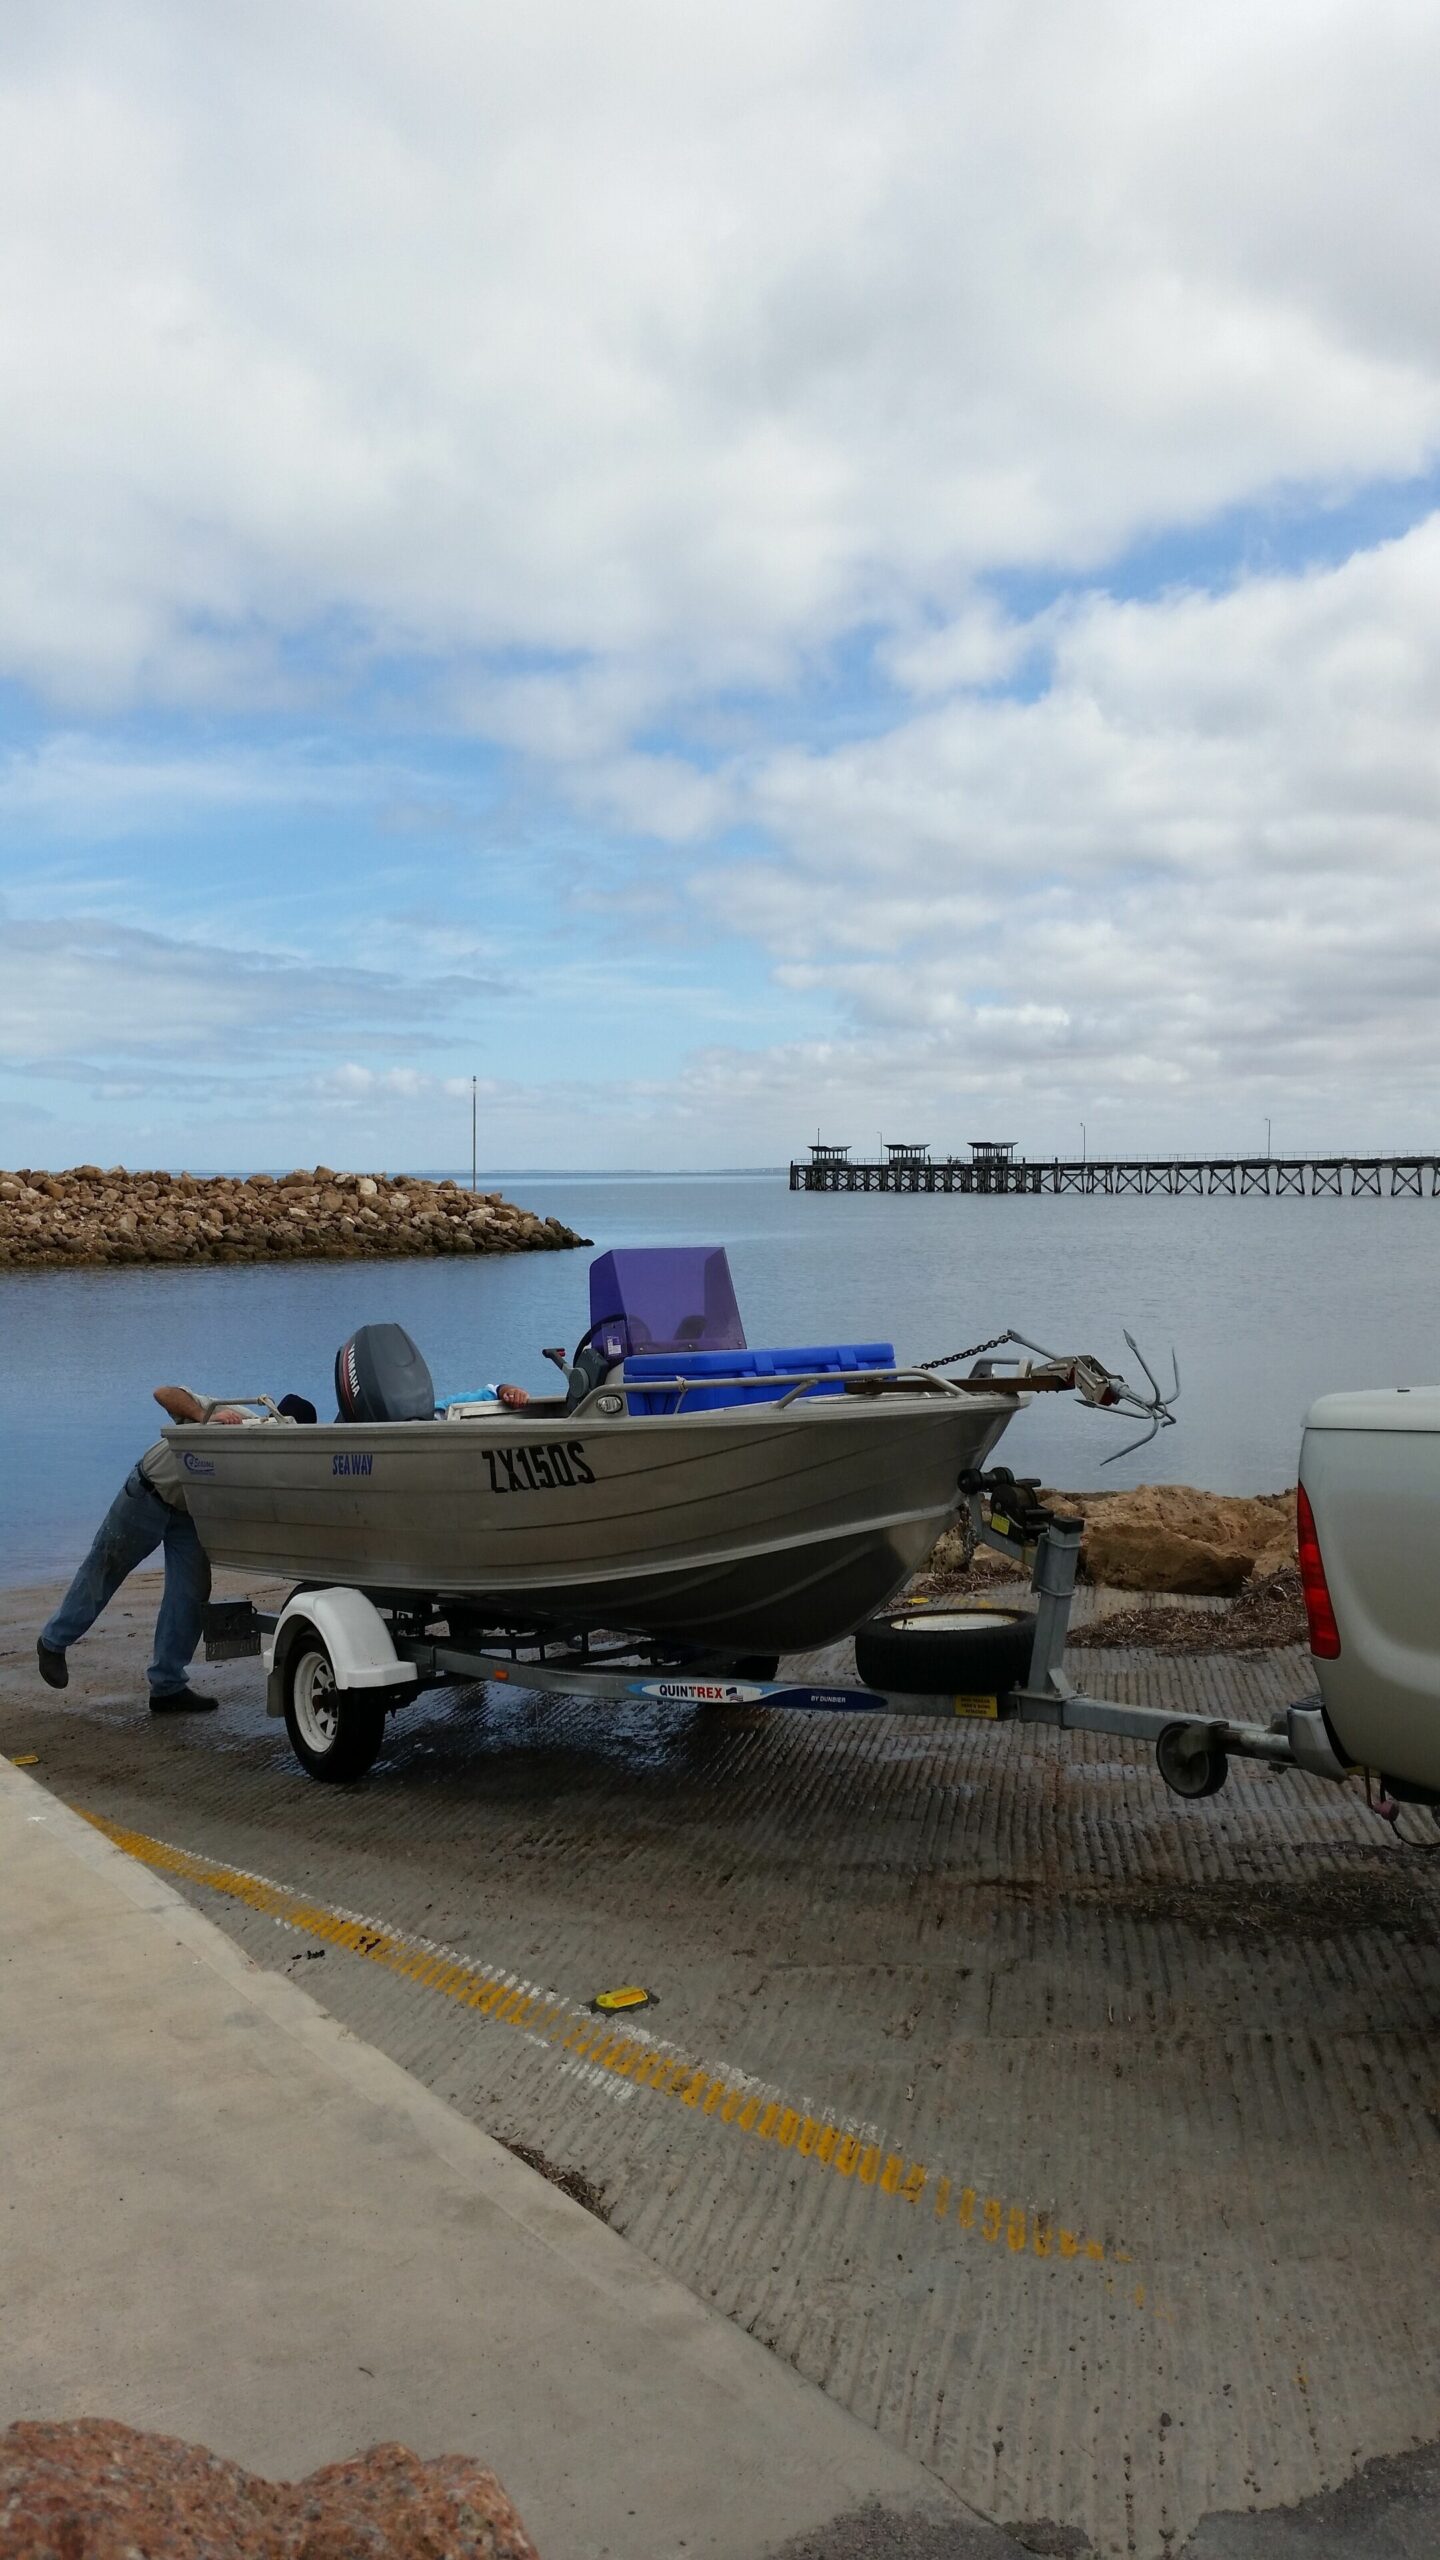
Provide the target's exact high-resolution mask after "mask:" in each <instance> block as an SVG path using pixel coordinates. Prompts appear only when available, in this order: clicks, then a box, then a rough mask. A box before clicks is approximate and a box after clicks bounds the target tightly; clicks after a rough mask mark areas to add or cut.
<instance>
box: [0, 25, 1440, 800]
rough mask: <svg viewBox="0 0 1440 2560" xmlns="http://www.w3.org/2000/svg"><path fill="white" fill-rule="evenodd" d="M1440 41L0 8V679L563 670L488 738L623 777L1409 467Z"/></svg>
mask: <svg viewBox="0 0 1440 2560" xmlns="http://www.w3.org/2000/svg"><path fill="white" fill-rule="evenodd" d="M1437 52H1440V25H1437V22H1436V20H1435V17H1434V13H1433V12H1432V11H1430V10H1428V9H1425V8H1423V7H1421V6H1419V5H1418V0H1372V5H1369V6H1367V7H1366V8H1365V9H1364V10H1363V11H1362V10H1361V9H1360V8H1359V7H1358V5H1353V4H1351V0H1329V5H1328V6H1323V7H1321V8H1320V9H1318V10H1317V9H1315V8H1313V7H1306V8H1302V7H1301V6H1300V5H1299V0H1268V5H1267V6H1265V7H1263V8H1261V9H1258V10H1257V9H1256V8H1255V7H1254V6H1253V5H1250V0H1215V5H1214V6H1212V7H1211V8H1210V9H1208V10H1206V11H1205V12H1204V13H1203V18H1201V19H1200V20H1195V19H1193V18H1192V19H1190V20H1185V21H1180V20H1177V19H1176V17H1175V16H1174V14H1173V13H1170V14H1164V15H1157V14H1156V12H1154V11H1153V10H1152V9H1148V8H1145V7H1142V6H1141V5H1139V0H1098V5H1097V6H1096V7H1094V8H1090V9H1087V10H1085V11H1080V12H1077V11H1075V10H1073V9H1070V8H1066V7H1064V6H1063V5H1061V0H1042V5H1040V6H1038V7H1036V8H1034V9H1031V10H1029V11H1021V12H1017V11H1015V10H1014V9H1013V8H1011V7H1009V6H1008V5H1006V0H978V5H976V6H975V7H973V8H969V9H966V10H939V9H930V8H922V9H921V10H919V11H918V12H913V13H911V14H910V16H909V17H906V16H904V15H903V14H902V16H901V17H900V18H899V19H897V18H896V16H895V13H894V11H893V10H891V9H888V8H884V7H882V6H881V5H880V0H801V5H800V6H798V7H796V8H792V9H789V10H786V11H784V12H777V11H776V10H775V9H774V8H773V7H769V6H765V5H762V0H736V5H735V6H733V7H731V8H729V9H727V10H725V11H723V12H719V13H714V12H712V13H710V14H708V15H707V14H706V13H704V12H697V11H693V10H692V11H684V10H676V9H674V8H672V7H668V6H662V5H660V0H619V5H618V6H616V7H613V8H610V9H607V10H606V11H605V12H604V13H603V14H601V15H599V16H597V14H596V13H595V11H594V10H593V8H590V7H588V6H585V5H583V0H540V5H538V6H537V7H534V8H529V9H525V10H518V11H508V12H506V11H500V12H493V11H492V12H489V13H483V14H481V15H477V14H476V13H475V12H474V11H473V10H472V9H470V8H469V7H468V6H463V5H461V0H407V5H406V6H405V7H403V8H402V7H400V6H399V5H397V0H346V5H345V6H343V7H342V6H341V5H340V0H317V5H316V6H313V7H311V8H309V9H307V10H304V11H301V12H296V11H294V10H292V9H289V8H286V7H282V6H281V5H280V0H260V4H259V5H257V6H255V7H252V8H249V9H247V10H244V11H240V12H233V11H224V10H219V11H209V12H205V13H201V14H200V15H199V16H198V17H197V15H196V13H195V11H194V10H193V9H192V8H190V7H188V6H185V5H182V0H129V5H127V6H126V7H124V8H122V9H118V10H104V11H102V10H99V9H96V8H94V7H93V6H91V5H88V0H70V4H69V5H68V6H66V5H61V6H53V7H48V8H45V9H41V8H40V7H39V6H37V5H32V4H31V0H22V5H21V6H20V7H18V8H17V9H13V10H12V11H11V12H10V14H9V17H8V19H7V30H6V34H5V36H4V38H3V39H0V239H3V240H4V242H5V247H4V250H3V253H0V374H3V378H4V379H5V380H6V381H7V382H8V383H9V384H10V386H11V392H12V396H11V398H10V400H9V402H8V404H7V406H6V408H5V411H4V416H3V422H0V490H3V494H4V499H5V513H6V522H7V543H6V546H5V564H4V567H3V570H0V663H3V665H4V666H5V667H6V668H7V669H8V670H9V671H10V672H11V673H13V674H15V675H18V676H20V677H21V678H22V679H25V680H28V681H31V682H34V683H37V684H40V685H42V686H48V687H50V688H52V689H53V690H54V691H55V692H56V693H57V694H58V695H60V696H62V697H65V698H69V699H76V700H99V701H104V700H108V699H131V698H135V697H140V698H146V697H151V698H161V699H168V700H172V701H173V700H179V701H182V702H183V701H206V700H213V699H217V698H222V699H237V698H238V699H241V700H246V701H253V700H255V699H257V698H262V697H263V695H264V692H265V689H266V688H269V690H270V692H271V693H272V694H273V692H274V691H275V690H276V689H277V688H281V687H284V686H287V685H288V686H289V687H290V688H291V689H292V690H293V691H297V692H299V693H301V694H303V693H304V692H305V691H306V689H307V687H312V686H313V684H314V683H315V681H316V680H317V675H323V676H324V677H325V678H326V679H327V680H333V679H336V678H340V679H343V677H344V675H345V673H346V671H347V670H348V668H349V667H351V666H352V665H354V664H356V663H361V664H363V662H364V659H365V657H366V655H367V654H368V653H369V652H371V651H373V650H376V649H386V648H395V649H400V650H404V651H407V652H412V651H413V652H420V653H422V654H425V653H432V654H434V655H435V656H436V657H437V658H438V659H441V660H449V659H450V658H452V657H453V656H454V654H455V653H457V652H460V653H465V652H475V651H481V652H484V651H499V652H507V651H511V650H516V649H519V650H524V651H532V652H533V651H539V652H541V653H542V655H543V653H552V652H558V653H560V654H561V657H562V658H563V659H566V660H567V661H570V660H574V661H578V662H580V663H581V665H582V667H583V663H584V662H585V661H587V660H593V661H594V662H595V670H596V671H595V672H594V673H593V674H592V675H591V676H590V677H589V678H584V677H583V676H582V678H581V679H580V680H579V683H580V689H579V692H578V693H577V689H576V681H575V680H570V681H568V682H567V680H566V679H565V678H564V677H563V675H562V677H561V678H560V679H552V678H550V677H548V676H546V675H544V674H543V673H542V674H541V675H539V676H538V677H537V678H536V680H535V681H533V682H532V683H531V684H529V685H526V684H524V683H517V682H516V681H514V680H513V679H512V678H509V677H504V678H501V679H499V680H497V681H496V682H495V683H494V684H493V685H490V684H489V683H488V680H486V679H484V678H483V677H480V678H477V685H478V693H477V696H476V700H477V703H478V706H479V708H478V716H479V717H481V718H482V719H483V718H484V717H486V716H487V713H486V705H487V703H488V705H489V714H488V716H490V717H492V718H493V720H494V722H495V724H496V727H497V729H498V730H499V731H501V732H502V733H503V734H505V735H508V736H511V737H516V738H522V739H524V740H526V741H527V742H529V743H532V744H535V745H538V747H539V748H540V749H541V750H542V751H543V752H545V753H554V752H557V751H558V752H560V753H564V752H565V751H566V740H567V737H568V738H569V739H570V741H571V742H572V743H574V742H575V741H576V740H577V739H578V740H579V741H581V742H582V743H585V742H594V741H596V740H597V739H598V741H599V742H600V744H601V745H608V746H611V747H614V746H617V745H621V744H623V743H624V740H625V736H626V733H627V732H628V730H629V728H630V727H631V726H632V725H633V721H634V719H635V716H636V706H637V704H638V703H640V702H642V701H650V702H654V701H655V700H657V699H658V700H661V701H663V700H665V699H667V698H671V697H673V696H675V695H677V694H678V695H679V696H680V697H682V698H686V699H688V698H692V697H693V696H694V695H695V693H696V691H697V689H702V688H707V687H708V688H712V689H713V688H715V687H726V686H728V687H746V686H750V687H763V686H773V685H774V684H776V683H780V682H783V681H784V680H785V679H786V677H787V675H788V674H789V673H791V672H793V671H794V669H795V668H796V667H797V666H798V665H800V664H802V663H804V662H806V661H807V659H808V658H809V656H810V655H811V654H812V653H814V652H815V651H817V650H820V651H823V650H824V649H825V648H827V647H828V646H829V645H830V644H831V643H832V642H833V641H834V640H835V638H836V637H837V636H838V635H839V634H841V633H842V632H844V631H845V630H846V629H847V628H849V627H850V626H851V625H853V624H854V623H855V622H857V621H859V620H864V621H867V622H870V623H872V624H875V625H878V626H879V627H880V628H882V629H884V628H885V627H887V626H892V625H893V626H894V627H895V628H896V629H897V630H898V631H900V632H901V633H902V634H904V633H905V632H910V633H911V634H912V635H913V632H914V629H915V616H916V613H917V610H922V609H923V611H924V612H925V613H926V614H931V613H936V612H938V613H939V615H940V617H941V619H942V620H943V619H945V618H946V616H947V615H950V616H954V617H958V619H957V620H955V621H954V622H953V626H952V652H953V650H958V651H959V653H960V657H961V658H962V659H963V657H964V656H965V653H966V650H967V649H969V650H971V652H972V653H973V649H974V647H975V645H976V626H975V625H973V624H967V623H966V622H965V619H964V614H965V609H966V604H965V600H966V596H967V592H968V588H969V582H970V581H971V579H972V577H973V575H974V573H975V572H976V571H977V570H983V569H985V568H987V567H990V566H993V565H995V564H997V563H1006V562H1017V561H1018V562H1024V561H1038V562H1046V563H1054V562H1057V561H1059V562H1069V563H1084V562H1093V561H1095V560H1097V559H1099V558H1101V557H1103V556H1104V555H1106V554H1107V553H1108V552H1109V551H1111V550H1112V549H1113V548H1114V547H1115V546H1116V545H1118V544H1120V543H1123V542H1124V541H1125V540H1127V539H1128V538H1130V537H1131V536H1132V535H1134V534H1135V533H1137V532H1139V531H1143V530H1144V529H1146V528H1147V527H1151V526H1154V525H1156V524H1160V523H1166V522H1174V521H1177V520H1191V519H1196V518H1199V517H1203V516H1204V515H1206V514H1207V513H1208V512H1210V511H1212V510H1213V509H1215V508H1217V507H1221V506H1224V505H1226V504H1228V503H1230V502H1232V501H1235V500H1239V499H1245V498H1248V497H1250V496H1252V495H1253V494H1254V493H1255V492H1257V491H1261V490H1264V489H1266V488H1267V487H1270V486H1272V485H1274V484H1277V483H1293V482H1305V481H1314V482H1320V483H1324V484H1327V485H1332V484H1333V485H1335V486H1344V485H1346V484H1348V483H1350V482H1352V481H1354V480H1356V479H1358V478H1362V477H1365V476H1367V475H1374V474H1376V473H1395V472H1401V473H1403V472H1408V471H1411V470H1414V469H1416V468H1417V467H1419V466H1420V465H1421V464H1422V463H1423V461H1424V460H1425V458H1426V456H1427V454H1428V453H1429V452H1430V451H1431V450H1432V448H1433V444H1434V441H1435V438H1436V435H1437V430H1440V353H1437V350H1440V332H1437V330H1436V326H1435V318H1436V313H1435V297H1436V287H1435V281H1434V262H1433V259H1432V258H1431V256H1430V254H1429V243H1430V241H1431V240H1432V239H1433V237H1434V231H1435V226H1436V213H1437V192H1440V164H1437V162H1436V157H1435V154H1434V152H1433V150H1432V148H1431V140H1432V133H1433V118H1432V116H1431V115H1430V114H1428V113H1427V111H1426V108H1425V104H1424V102H1425V101H1426V100H1427V99H1429V100H1431V101H1432V102H1433V97H1434V88H1435V75H1436V68H1437ZM967 630H968V631H969V632H970V635H971V636H970V639H969V641H965V640H963V639H961V638H959V637H958V636H956V635H958V634H962V633H964V632H965V631H967ZM297 636H298V637H299V639H300V640H301V642H302V644H303V645H301V646H300V647H299V648H298V649H295V648H292V649H291V651H290V653H289V655H288V656H287V657H285V658H284V660H283V662H282V660H281V659H280V658H279V657H278V656H277V651H276V644H277V641H279V640H280V639H282V638H285V639H289V640H291V641H294V640H295V639H296V638H297ZM982 654H983V652H982ZM911 664H912V669H913V671H914V672H915V673H916V676H917V680H918V677H919V670H918V664H917V662H916V661H915V660H914V659H913V655H912V660H911ZM954 664H956V661H955V660H954V658H953V655H952V665H954ZM587 687H588V689H587ZM257 689H258V690H257Z"/></svg>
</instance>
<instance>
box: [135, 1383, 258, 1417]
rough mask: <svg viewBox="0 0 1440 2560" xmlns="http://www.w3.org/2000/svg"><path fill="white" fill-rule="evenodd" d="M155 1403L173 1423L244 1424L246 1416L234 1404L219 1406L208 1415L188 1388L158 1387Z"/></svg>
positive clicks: (198, 1399)
mask: <svg viewBox="0 0 1440 2560" xmlns="http://www.w3.org/2000/svg"><path fill="white" fill-rule="evenodd" d="M155 1401H156V1403H157V1404H158V1405H159V1406H160V1407H161V1409H162V1411H164V1412H165V1413H168V1414H169V1416H170V1419H171V1421H172V1422H243V1421H244V1420H245V1416H244V1414H243V1413H241V1412H240V1411H239V1409H238V1407H237V1406H235V1405H233V1404H222V1405H217V1406H216V1408H215V1411H214V1412H213V1413H207V1412H206V1410H205V1407H204V1406H203V1404H202V1403H201V1401H200V1398H199V1397H198V1396H197V1395H192V1394H191V1392H190V1389H189V1388H188V1387H157V1388H156V1389H155Z"/></svg>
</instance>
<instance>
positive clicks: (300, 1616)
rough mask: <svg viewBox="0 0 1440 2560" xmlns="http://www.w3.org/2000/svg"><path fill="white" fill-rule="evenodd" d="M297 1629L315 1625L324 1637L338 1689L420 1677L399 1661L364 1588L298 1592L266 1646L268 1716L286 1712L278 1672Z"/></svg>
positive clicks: (402, 1684)
mask: <svg viewBox="0 0 1440 2560" xmlns="http://www.w3.org/2000/svg"><path fill="white" fill-rule="evenodd" d="M300 1627H313V1628H314V1629H315V1632H316V1634H317V1635H318V1636H320V1638H321V1639H322V1641H323V1643H324V1645H325V1649H326V1651H327V1653H328V1654H329V1656H330V1660H331V1662H332V1664H333V1665H334V1669H335V1685H336V1687H337V1689H405V1688H409V1687H412V1686H413V1684H414V1683H415V1681H416V1680H417V1679H418V1678H419V1676H420V1675H419V1673H418V1672H417V1670H416V1668H415V1665H414V1663H413V1662H402V1661H401V1659H400V1656H399V1655H398V1653H397V1652H396V1650H395V1644H394V1639H393V1638H392V1636H391V1633H390V1630H389V1628H388V1627H387V1625H386V1624H385V1621H384V1619H383V1618H382V1617H381V1615H380V1612H379V1610H378V1609H377V1608H376V1606H375V1603H374V1601H373V1600H367V1599H366V1597H365V1594H364V1592H363V1591H348V1590H345V1589H337V1590H332V1591H297V1592H296V1594H295V1596H294V1598H293V1599H291V1600H287V1601H286V1603H285V1606H284V1608H283V1609H282V1610H281V1612H280V1615H279V1617H278V1618H277V1620H276V1622H275V1633H274V1635H273V1636H272V1638H271V1640H270V1643H269V1644H268V1645H267V1647H266V1649H265V1655H264V1661H265V1669H266V1673H267V1675H268V1676H267V1679H266V1683H265V1712H266V1714H267V1715H272V1716H283V1714H284V1713H285V1700H284V1697H283V1695H282V1691H283V1687H284V1682H283V1678H282V1674H283V1672H284V1667H285V1658H286V1655H287V1654H288V1652H289V1650H290V1647H291V1645H292V1644H293V1643H294V1642H295V1633H294V1630H296V1629H298V1628H300Z"/></svg>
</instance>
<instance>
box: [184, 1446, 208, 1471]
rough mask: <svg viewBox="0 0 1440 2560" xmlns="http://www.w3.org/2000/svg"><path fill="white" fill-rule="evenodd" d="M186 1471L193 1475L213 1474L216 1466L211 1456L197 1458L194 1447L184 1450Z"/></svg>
mask: <svg viewBox="0 0 1440 2560" xmlns="http://www.w3.org/2000/svg"><path fill="white" fill-rule="evenodd" d="M184 1461H185V1471H186V1473H187V1475H192V1476H213V1474H214V1473H215V1468H214V1465H213V1463H212V1461H211V1460H210V1459H209V1458H197V1457H196V1455H195V1452H194V1450H193V1449H187V1450H186V1451H185V1452H184Z"/></svg>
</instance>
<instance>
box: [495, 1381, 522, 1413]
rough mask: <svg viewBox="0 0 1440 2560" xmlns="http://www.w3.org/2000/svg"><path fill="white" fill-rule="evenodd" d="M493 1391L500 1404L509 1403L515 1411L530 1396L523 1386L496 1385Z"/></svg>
mask: <svg viewBox="0 0 1440 2560" xmlns="http://www.w3.org/2000/svg"><path fill="white" fill-rule="evenodd" d="M495 1393H496V1394H497V1396H498V1397H499V1399H500V1401H501V1403H502V1404H505V1405H509V1407H510V1409H511V1411H512V1412H515V1411H517V1410H518V1409H519V1407H520V1406H521V1405H522V1404H528V1403H529V1401H530V1398H529V1396H528V1395H527V1394H526V1391H525V1389H524V1388H523V1387H497V1388H496V1390H495Z"/></svg>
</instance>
